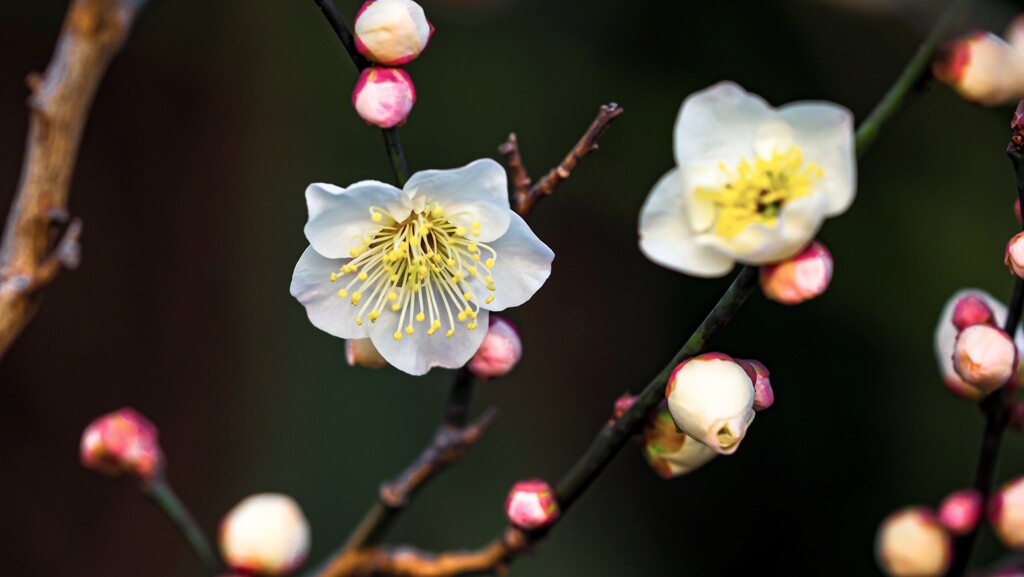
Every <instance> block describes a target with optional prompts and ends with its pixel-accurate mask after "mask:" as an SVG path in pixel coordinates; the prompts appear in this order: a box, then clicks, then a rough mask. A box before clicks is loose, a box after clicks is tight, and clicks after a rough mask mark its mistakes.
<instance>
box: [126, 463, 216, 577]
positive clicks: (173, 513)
mask: <svg viewBox="0 0 1024 577" xmlns="http://www.w3.org/2000/svg"><path fill="white" fill-rule="evenodd" d="M142 491H143V492H144V493H145V494H146V495H147V496H149V497H150V498H151V499H153V501H154V502H156V504H157V505H158V506H159V507H160V509H162V510H163V512H164V513H166V514H167V516H168V517H170V519H171V522H172V523H174V526H175V527H177V528H178V531H179V532H180V533H181V535H182V536H183V537H184V538H185V541H187V542H188V544H189V546H191V547H192V551H193V552H195V554H196V557H199V560H200V561H201V562H202V564H203V566H204V567H205V568H206V572H207V573H209V574H210V575H211V576H212V577H217V576H218V575H221V574H222V573H223V572H224V571H223V566H222V564H221V562H220V558H219V557H217V555H216V554H214V552H213V548H212V547H210V542H209V541H207V540H206V536H205V535H203V531H202V530H201V529H200V528H199V525H197V524H196V521H195V519H194V518H193V517H192V514H191V513H189V512H188V509H187V508H185V505H184V504H183V503H182V502H181V499H179V498H178V495H177V494H175V492H174V490H173V489H171V486H170V485H169V484H168V483H167V479H166V478H164V476H163V475H158V476H157V477H156V478H155V479H153V480H152V481H151V482H150V483H147V484H145V485H143V487H142Z"/></svg>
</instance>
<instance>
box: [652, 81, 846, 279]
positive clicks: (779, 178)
mask: <svg viewBox="0 0 1024 577" xmlns="http://www.w3.org/2000/svg"><path fill="white" fill-rule="evenodd" d="M674 140H675V160H676V163H677V167H676V168H674V169H672V170H671V171H669V172H668V174H666V175H665V176H663V177H662V178H661V180H659V181H658V183H657V184H656V185H655V186H654V188H653V189H652V190H651V193H650V195H648V197H647V200H646V202H645V203H644V206H643V209H642V210H641V213H640V249H641V250H642V251H643V253H644V254H645V255H646V256H647V258H649V259H651V260H652V261H654V262H656V263H658V264H660V265H662V266H665V267H668V268H670V269H673V270H677V271H679V272H683V273H687V274H690V275H695V276H701V277H719V276H722V275H725V274H726V273H728V272H729V271H730V270H732V268H733V266H734V264H735V263H736V262H740V263H743V264H751V265H763V264H771V263H775V262H779V261H781V260H784V259H786V258H789V257H791V256H794V255H795V254H797V253H798V252H800V251H801V250H802V249H803V248H804V247H805V246H807V244H808V243H810V242H811V240H813V239H814V236H815V234H817V232H818V229H819V228H820V227H821V225H822V223H823V222H824V220H825V218H826V217H831V216H836V215H839V214H842V213H843V212H845V211H846V209H848V208H849V207H850V205H851V204H852V203H853V199H854V196H855V195H856V188H857V187H856V180H857V168H856V158H855V147H854V134H853V116H852V114H851V113H850V111H849V110H847V109H845V108H843V107H841V106H839V105H836V104H832V103H828V102H796V103H792V104H787V105H786V106H783V107H782V108H779V109H775V108H772V107H771V106H769V105H768V104H767V103H766V102H765V101H764V100H762V99H761V98H760V97H759V96H756V95H754V94H750V93H748V92H746V91H745V90H743V89H742V88H740V87H739V86H738V85H736V84H734V83H732V82H721V83H719V84H716V85H714V86H712V87H710V88H707V89H705V90H702V91H700V92H697V93H694V94H692V95H690V96H689V97H688V98H687V99H686V101H685V102H683V106H682V109H681V110H680V112H679V118H678V120H677V121H676V126H675V137H674Z"/></svg>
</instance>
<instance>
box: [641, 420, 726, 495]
mask: <svg viewBox="0 0 1024 577" xmlns="http://www.w3.org/2000/svg"><path fill="white" fill-rule="evenodd" d="M717 456H718V453H717V452H715V450H714V449H712V448H711V447H709V446H707V445H705V444H704V443H701V442H699V441H697V440H696V439H694V438H693V437H690V436H689V435H687V434H685V433H680V432H679V431H678V430H677V429H676V424H675V422H674V421H673V420H672V414H671V413H669V411H668V407H667V406H666V404H665V403H662V406H661V407H659V408H658V410H657V411H655V412H654V414H653V415H651V418H650V420H649V421H648V423H647V425H646V426H645V427H644V457H646V458H647V463H648V464H649V465H650V466H651V468H652V469H654V470H655V472H657V473H658V474H659V475H661V477H662V478H664V479H671V478H673V477H679V476H682V475H685V474H687V473H690V472H692V471H695V470H697V469H699V468H701V467H703V466H704V465H705V464H707V463H708V462H710V461H711V460H712V459H714V458H715V457H717Z"/></svg>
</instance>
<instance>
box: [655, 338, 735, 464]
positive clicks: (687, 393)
mask: <svg viewBox="0 0 1024 577" xmlns="http://www.w3.org/2000/svg"><path fill="white" fill-rule="evenodd" d="M665 398H666V399H668V410H669V412H670V413H671V414H672V420H674V421H675V423H676V426H677V427H679V430H680V431H682V432H684V433H686V434H687V435H689V436H691V437H693V438H694V439H697V440H698V441H700V442H701V443H704V444H705V445H707V446H709V447H711V448H712V449H714V450H715V451H717V452H718V453H721V454H723V455H731V454H732V453H735V452H736V449H738V448H739V446H740V442H741V441H742V440H743V437H744V436H745V435H746V434H747V428H748V427H749V426H750V422H751V421H753V420H754V383H753V382H752V381H751V380H750V377H749V376H747V372H746V371H744V370H743V367H741V366H740V365H738V364H737V363H736V361H734V360H733V359H732V357H730V356H728V355H724V354H722V353H705V354H703V355H700V356H697V357H693V358H691V359H688V360H686V361H683V363H682V364H680V365H679V366H678V367H676V369H675V371H673V372H672V376H670V377H669V379H668V386H667V387H666V388H665Z"/></svg>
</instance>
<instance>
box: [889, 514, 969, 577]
mask: <svg viewBox="0 0 1024 577" xmlns="http://www.w3.org/2000/svg"><path fill="white" fill-rule="evenodd" d="M950 541H951V539H950V536H949V533H948V532H947V531H946V528H945V527H943V526H942V524H941V523H939V521H938V519H936V518H935V515H934V514H933V513H932V512H931V511H929V510H928V509H925V508H924V507H909V508H906V509H901V510H899V511H896V512H895V513H893V514H892V515H890V516H889V517H887V518H886V519H885V520H884V521H882V525H881V526H880V527H879V528H878V535H877V536H876V538H875V557H876V559H877V560H878V565H879V566H880V567H881V568H882V570H883V571H884V572H885V573H886V574H888V575H891V576H892V577H938V576H939V575H942V574H943V573H945V572H946V569H947V568H948V567H949V562H950V560H951V559H952V544H951V542H950Z"/></svg>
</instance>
